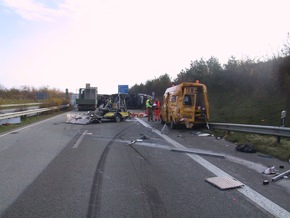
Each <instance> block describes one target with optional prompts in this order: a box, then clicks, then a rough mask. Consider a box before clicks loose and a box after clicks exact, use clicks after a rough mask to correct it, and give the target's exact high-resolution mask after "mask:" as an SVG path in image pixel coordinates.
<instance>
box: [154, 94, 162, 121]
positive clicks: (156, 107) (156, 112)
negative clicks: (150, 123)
mask: <svg viewBox="0 0 290 218" xmlns="http://www.w3.org/2000/svg"><path fill="white" fill-rule="evenodd" d="M153 107H154V120H155V121H157V120H158V121H160V109H161V104H160V101H159V99H158V98H156V101H155V102H154V104H153Z"/></svg>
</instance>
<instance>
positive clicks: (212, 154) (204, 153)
mask: <svg viewBox="0 0 290 218" xmlns="http://www.w3.org/2000/svg"><path fill="white" fill-rule="evenodd" d="M170 151H176V152H185V153H193V154H199V155H207V156H213V157H221V158H225V155H223V154H217V153H211V152H201V151H194V150H191V149H180V148H172V149H170Z"/></svg>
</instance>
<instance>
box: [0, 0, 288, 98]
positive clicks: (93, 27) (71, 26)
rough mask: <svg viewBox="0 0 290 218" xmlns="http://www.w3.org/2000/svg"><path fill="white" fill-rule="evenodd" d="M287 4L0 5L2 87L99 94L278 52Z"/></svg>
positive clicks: (49, 0)
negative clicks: (198, 64)
mask: <svg viewBox="0 0 290 218" xmlns="http://www.w3.org/2000/svg"><path fill="white" fill-rule="evenodd" d="M289 8H290V2H289V0H278V1H270V0H263V1H261V0H255V1H253V0H243V1H238V0H237V1H230V0H220V1H215V0H204V1H200V0H198V1H195V0H178V1H177V0H175V1H174V0H158V1H156V0H146V1H139V0H123V1H120V0H83V1H79V0H62V1H61V0H42V1H41V0H38V1H37V0H0V28H1V31H0V78H1V79H0V85H2V86H4V87H5V88H12V87H14V88H20V87H21V86H30V87H35V88H39V87H43V86H48V87H50V88H57V89H60V90H65V89H66V88H68V89H69V91H71V92H76V90H77V89H78V88H80V87H84V86H85V84H86V83H91V86H96V87H98V89H99V93H107V94H112V93H116V92H117V89H118V85H129V87H131V86H133V85H134V84H136V83H137V84H140V83H145V82H146V81H147V80H150V79H153V78H155V77H156V78H157V77H159V76H160V75H163V74H165V73H168V74H169V75H170V76H171V78H172V79H174V78H176V76H177V74H178V73H179V72H180V71H181V70H183V69H185V68H188V67H189V65H190V62H191V61H194V60H199V59H200V58H204V59H208V58H210V57H211V56H214V57H216V58H218V59H219V60H220V62H221V63H222V64H224V63H225V62H226V61H227V60H228V58H229V57H230V56H232V55H233V56H235V57H237V58H238V59H242V58H245V57H247V56H248V57H250V58H262V57H272V56H273V55H274V54H275V55H277V54H278V52H279V51H280V49H281V46H282V44H283V42H284V41H285V40H286V38H287V33H288V32H290V29H289V28H290V26H289V20H290V13H289V12H288V9H289Z"/></svg>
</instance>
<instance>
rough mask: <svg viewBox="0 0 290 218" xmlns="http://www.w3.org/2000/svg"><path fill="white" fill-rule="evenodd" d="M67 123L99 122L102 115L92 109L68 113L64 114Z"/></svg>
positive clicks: (84, 123)
mask: <svg viewBox="0 0 290 218" xmlns="http://www.w3.org/2000/svg"><path fill="white" fill-rule="evenodd" d="M66 117H67V121H66V122H67V123H72V124H81V125H86V124H89V123H101V122H102V121H101V120H102V116H100V115H98V114H97V113H96V112H94V111H89V112H86V113H68V114H66Z"/></svg>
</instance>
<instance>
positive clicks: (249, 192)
mask: <svg viewBox="0 0 290 218" xmlns="http://www.w3.org/2000/svg"><path fill="white" fill-rule="evenodd" d="M135 119H137V120H138V121H139V122H140V123H141V124H142V125H144V126H145V127H148V128H151V129H152V131H153V132H155V133H156V134H158V135H159V136H161V137H162V138H164V139H165V140H166V141H168V142H169V143H170V144H172V145H173V146H175V147H177V148H181V149H186V147H184V146H183V145H181V144H180V143H178V142H176V141H175V140H173V139H171V138H170V137H168V136H166V135H164V134H162V133H161V132H160V131H158V130H157V129H155V128H152V127H151V126H150V125H149V124H148V123H146V122H144V121H143V120H141V119H139V118H135ZM186 155H187V156H189V157H190V158H191V159H193V160H194V161H196V162H197V163H199V164H200V165H202V166H204V167H205V168H206V169H208V170H209V171H210V172H212V173H213V174H214V175H216V176H225V177H231V178H233V177H232V176H231V175H229V174H228V173H226V172H224V171H223V170H221V169H220V168H218V167H216V166H215V165H213V164H212V163H210V162H208V161H207V160H205V159H203V158H202V157H200V156H199V155H197V154H186ZM237 191H239V192H240V193H241V194H243V195H244V196H245V197H247V198H249V199H250V200H252V201H253V202H254V203H256V204H257V205H259V206H260V207H262V208H264V209H265V210H266V211H268V212H269V213H270V214H272V215H273V216H275V217H287V218H289V217H290V212H289V211H287V210H285V209H284V208H282V207H280V206H279V205H277V204H275V203H274V202H273V201H271V200H269V199H268V198H266V197H264V196H263V195H261V194H259V193H258V192H256V191H255V190H253V189H251V188H250V187H248V186H246V185H244V186H243V187H242V188H239V189H237Z"/></svg>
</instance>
